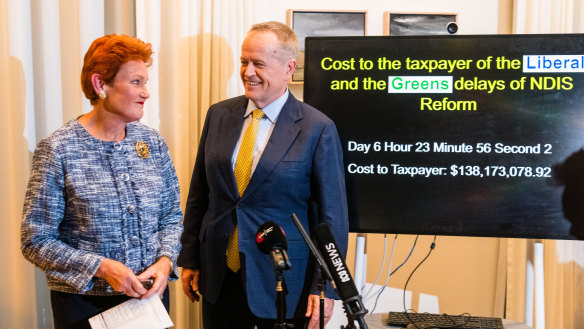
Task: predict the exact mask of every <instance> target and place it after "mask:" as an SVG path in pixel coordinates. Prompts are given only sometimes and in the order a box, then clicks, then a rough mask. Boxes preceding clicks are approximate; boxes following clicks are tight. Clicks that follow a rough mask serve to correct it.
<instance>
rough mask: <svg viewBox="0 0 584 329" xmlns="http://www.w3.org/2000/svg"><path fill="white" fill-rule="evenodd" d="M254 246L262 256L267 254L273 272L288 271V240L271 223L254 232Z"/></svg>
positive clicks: (278, 228) (280, 230)
mask: <svg viewBox="0 0 584 329" xmlns="http://www.w3.org/2000/svg"><path fill="white" fill-rule="evenodd" d="M256 245H257V246H258V248H259V249H260V251H261V252H263V253H264V254H269V255H270V257H271V258H272V262H273V265H274V269H275V270H289V269H290V266H291V265H290V261H289V260H288V254H287V253H286V249H288V240H287V239H286V235H285V234H284V230H282V228H281V227H280V226H279V225H278V224H276V223H274V222H272V221H268V222H265V223H263V224H262V225H261V226H260V227H259V228H258V230H257V232H256Z"/></svg>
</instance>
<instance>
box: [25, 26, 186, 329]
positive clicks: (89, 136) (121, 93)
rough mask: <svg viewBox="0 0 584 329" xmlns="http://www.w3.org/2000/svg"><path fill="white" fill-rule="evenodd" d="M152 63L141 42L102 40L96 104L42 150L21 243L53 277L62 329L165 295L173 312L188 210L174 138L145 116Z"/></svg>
mask: <svg viewBox="0 0 584 329" xmlns="http://www.w3.org/2000/svg"><path fill="white" fill-rule="evenodd" d="M151 62H152V47H151V45H150V44H148V43H145V42H143V41H141V40H139V39H136V38H133V37H130V36H124V35H106V36H103V37H101V38H98V39H96V40H95V41H94V42H93V44H92V45H91V46H90V47H89V50H88V51H87V53H86V55H85V59H84V63H83V69H82V72H81V87H82V89H83V92H84V93H85V96H86V97H87V98H88V99H89V100H90V102H91V104H92V105H93V109H92V110H91V111H90V112H88V113H87V114H84V115H81V116H80V117H78V118H76V119H74V120H71V121H69V122H68V123H67V124H65V125H64V126H63V127H61V128H60V129H58V130H56V131H55V132H53V133H52V134H51V135H50V136H48V137H47V138H45V139H44V140H42V141H41V142H40V143H39V144H38V145H37V148H36V150H35V153H34V157H33V166H32V174H31V177H30V181H29V184H28V188H27V192H26V197H25V203H24V211H23V222H22V228H21V249H22V252H23V254H24V256H25V258H26V259H28V260H29V261H30V262H32V263H33V264H34V265H36V266H38V267H39V268H40V269H41V270H43V271H44V272H45V274H46V277H47V282H48V285H49V288H50V290H51V305H52V308H53V316H54V321H55V328H90V326H89V323H88V319H89V318H90V317H91V316H93V315H96V314H98V313H100V312H102V311H104V310H106V309H108V308H111V307H113V306H115V305H117V304H120V303H122V302H124V301H125V300H128V299H130V298H149V297H151V296H155V295H159V296H160V297H161V298H163V302H164V304H165V306H166V307H167V309H168V289H167V281H168V280H175V279H177V278H178V276H177V273H176V267H175V266H174V265H173V264H175V260H176V257H177V255H178V252H179V250H180V242H179V237H180V234H181V233H182V224H181V220H182V212H181V210H180V205H179V200H180V198H179V188H178V182H177V178H176V173H175V170H174V166H173V164H172V160H171V159H170V155H169V152H168V148H167V146H166V143H165V142H164V140H163V138H162V137H161V136H160V134H159V133H158V132H156V131H155V130H153V129H151V128H148V127H147V126H145V125H143V124H141V123H139V122H138V120H140V118H141V117H142V115H143V109H144V102H145V101H146V100H147V99H148V98H149V96H150V94H149V92H148V89H147V88H146V82H147V81H148V71H147V68H148V66H149V65H150V63H151ZM147 282H149V283H151V286H150V285H146V283H147Z"/></svg>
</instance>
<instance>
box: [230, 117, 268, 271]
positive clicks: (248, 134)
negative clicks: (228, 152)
mask: <svg viewBox="0 0 584 329" xmlns="http://www.w3.org/2000/svg"><path fill="white" fill-rule="evenodd" d="M252 115H253V119H252V121H251V123H250V124H249V126H248V127H247V130H246V131H245V134H244V135H243V141H242V142H241V146H240V147H239V153H238V154H237V160H236V161H235V170H234V173H235V181H236V182H237V190H238V191H239V196H242V195H243V191H245V189H246V188H247V184H249V179H250V178H251V164H252V162H253V149H254V147H255V140H256V136H257V134H258V126H259V125H260V119H261V118H262V117H263V116H264V112H263V111H262V110H260V109H256V110H254V111H253V114H252ZM238 231H239V229H238V227H237V226H236V227H235V230H234V231H233V234H231V236H230V237H229V243H228V244H227V251H226V255H227V267H229V269H230V270H232V271H233V272H237V271H238V270H239V267H240V262H239V241H238V238H237V235H238Z"/></svg>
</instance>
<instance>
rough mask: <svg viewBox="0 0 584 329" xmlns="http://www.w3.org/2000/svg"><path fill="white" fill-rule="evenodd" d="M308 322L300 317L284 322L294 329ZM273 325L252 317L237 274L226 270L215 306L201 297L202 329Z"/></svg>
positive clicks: (263, 328)
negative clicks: (290, 324)
mask: <svg viewBox="0 0 584 329" xmlns="http://www.w3.org/2000/svg"><path fill="white" fill-rule="evenodd" d="M274 307H275V306H274ZM308 320H309V319H307V318H305V317H302V318H296V319H287V320H286V321H285V322H286V323H293V324H294V329H303V328H305V327H306V325H307V324H308ZM275 324H276V319H261V318H258V317H256V316H254V315H253V313H252V312H251V310H250V309H249V306H248V303H247V297H246V294H245V289H244V287H243V283H242V278H241V275H240V274H239V272H238V273H233V272H231V271H230V270H226V275H225V281H223V287H222V288H221V294H220V295H219V299H218V300H217V301H216V302H215V304H211V303H210V302H209V301H207V300H206V299H205V298H204V296H203V327H204V329H235V328H237V329H253V328H254V326H257V328H258V329H274V326H275Z"/></svg>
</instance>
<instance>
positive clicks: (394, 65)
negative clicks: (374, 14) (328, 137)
mask: <svg viewBox="0 0 584 329" xmlns="http://www.w3.org/2000/svg"><path fill="white" fill-rule="evenodd" d="M305 60H306V63H305V80H304V101H305V102H306V103H308V104H311V105H313V106H314V107H316V108H317V109H319V110H321V111H322V112H324V113H325V114H326V115H327V116H329V117H330V118H331V119H333V120H334V122H335V124H336V125H337V128H338V131H339V135H340V137H341V143H342V146H343V149H344V163H345V171H346V181H347V195H348V199H349V208H350V209H349V211H350V228H351V231H353V232H377V233H405V234H440V235H465V236H491V237H524V238H554V239H574V237H573V236H571V235H570V233H569V229H570V222H569V221H568V220H566V219H565V218H564V216H563V213H562V205H561V194H562V189H563V188H562V186H559V185H558V184H556V183H555V180H554V179H553V178H552V175H553V173H552V168H553V166H554V165H555V164H557V163H559V162H561V161H563V160H564V159H566V157H568V156H569V155H570V154H572V153H573V152H575V151H577V150H579V149H581V148H582V145H583V144H582V143H583V141H584V36H583V35H567V34H564V35H482V36H464V35H457V36H412V37H408V36H403V37H402V36H400V37H312V38H307V39H306V57H305ZM583 170H584V168H583ZM582 202H584V200H583V201H582Z"/></svg>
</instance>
